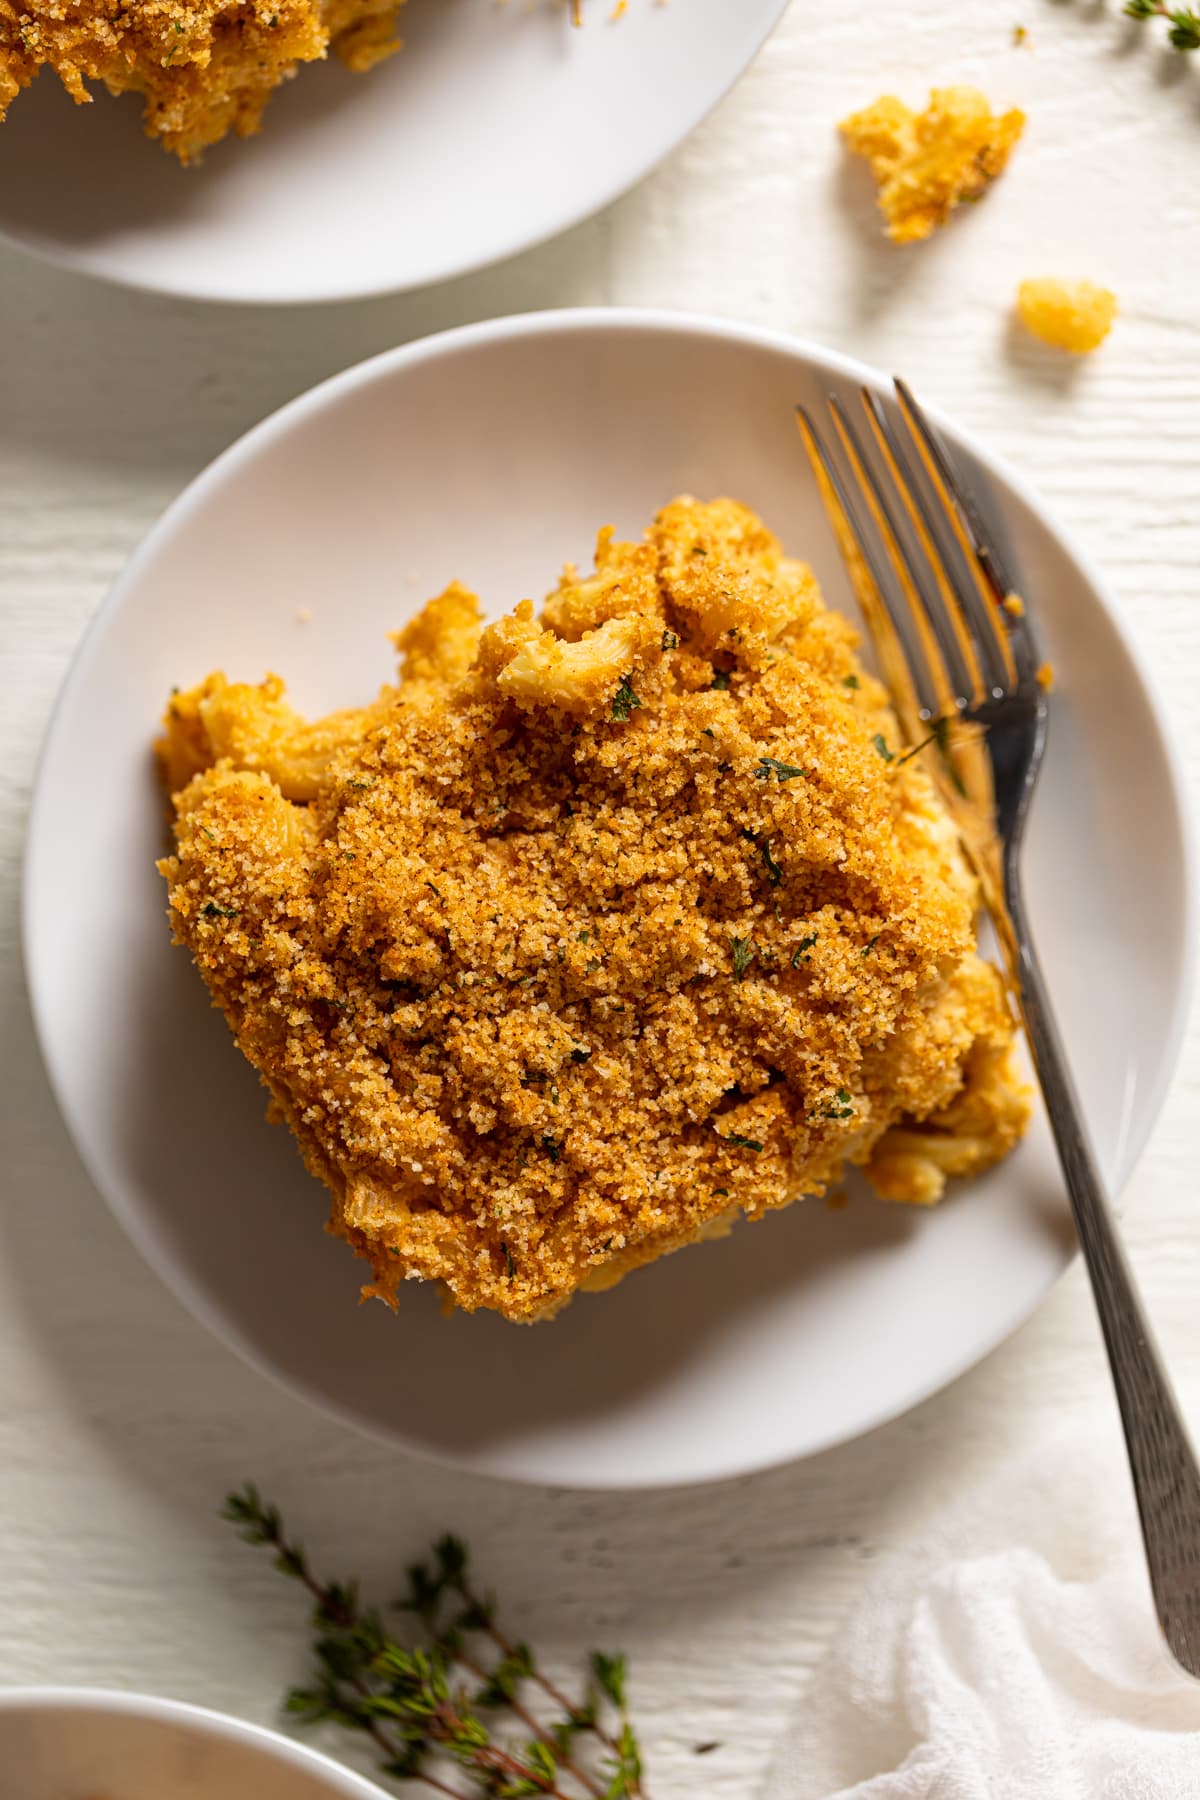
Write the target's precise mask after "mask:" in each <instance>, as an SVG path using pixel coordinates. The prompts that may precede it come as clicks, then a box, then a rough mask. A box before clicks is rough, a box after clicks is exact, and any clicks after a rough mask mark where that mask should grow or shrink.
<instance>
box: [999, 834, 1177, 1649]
mask: <svg viewBox="0 0 1200 1800" xmlns="http://www.w3.org/2000/svg"><path fill="white" fill-rule="evenodd" d="M1005 885H1006V890H1007V899H1008V905H1009V914H1010V917H1011V919H1012V922H1013V924H1014V926H1015V928H1016V937H1017V955H1018V961H1019V977H1020V989H1021V1010H1022V1013H1023V1015H1024V1020H1025V1030H1026V1034H1027V1036H1028V1039H1029V1044H1030V1048H1031V1050H1032V1052H1033V1061H1034V1065H1035V1067H1036V1069H1037V1075H1038V1080H1039V1082H1040V1084H1041V1089H1042V1094H1043V1096H1044V1098H1045V1102H1046V1110H1047V1112H1048V1113H1049V1116H1050V1126H1051V1129H1052V1131H1053V1133H1054V1141H1055V1143H1056V1145H1057V1147H1058V1156H1059V1161H1060V1163H1061V1164H1062V1171H1063V1175H1064V1177H1065V1178H1066V1184H1067V1192H1068V1194H1069V1195H1070V1199H1071V1211H1072V1213H1073V1214H1074V1216H1075V1228H1076V1231H1077V1232H1078V1235H1079V1242H1080V1246H1081V1248H1082V1250H1083V1258H1084V1262H1085V1263H1086V1265H1087V1271H1088V1275H1089V1276H1090V1278H1091V1283H1092V1293H1093V1294H1094V1296H1095V1300H1096V1310H1097V1311H1098V1313H1099V1315H1100V1324H1101V1328H1102V1329H1103V1332H1104V1342H1105V1345H1106V1347H1107V1349H1108V1360H1109V1365H1110V1367H1111V1369H1112V1377H1113V1383H1114V1385H1115V1387H1116V1390H1117V1402H1118V1405H1119V1406H1120V1409H1121V1423H1122V1426H1123V1428H1124V1432H1125V1446H1126V1449H1127V1451H1128V1454H1129V1467H1130V1471H1131V1473H1132V1475H1133V1487H1134V1493H1135V1495H1136V1497H1137V1506H1138V1514H1139V1516H1140V1519H1141V1525H1142V1539H1143V1542H1144V1544H1145V1547H1146V1561H1147V1563H1148V1564H1149V1569H1150V1586H1151V1588H1152V1590H1153V1593H1154V1606H1155V1611H1156V1612H1157V1614H1158V1622H1159V1624H1160V1626H1161V1627H1162V1632H1163V1636H1164V1637H1165V1638H1166V1640H1167V1644H1168V1646H1169V1648H1170V1650H1171V1653H1172V1655H1173V1656H1174V1657H1175V1659H1176V1661H1177V1662H1179V1663H1180V1664H1181V1665H1182V1666H1183V1668H1185V1669H1186V1670H1187V1671H1188V1673H1189V1674H1190V1675H1194V1676H1197V1677H1200V1468H1198V1467H1197V1463H1196V1456H1195V1452H1194V1451H1193V1449H1192V1445H1191V1442H1190V1440H1189V1438H1188V1433H1187V1428H1186V1426H1185V1425H1184V1422H1183V1418H1182V1416H1181V1414H1180V1411H1179V1406H1178V1402H1177V1401H1176V1399H1175V1395H1174V1393H1173V1391H1172V1388H1171V1384H1170V1381H1169V1380H1168V1378H1167V1374H1166V1370H1165V1369H1164V1367H1163V1364H1162V1360H1161V1358H1160V1356H1159V1353H1158V1348H1157V1346H1156V1344H1155V1342H1154V1338H1153V1336H1152V1334H1151V1331H1150V1326H1149V1324H1148V1322H1147V1319H1146V1315H1145V1313H1144V1312H1143V1310H1142V1303H1141V1300H1140V1298H1139V1296H1138V1291H1137V1287H1136V1285H1135V1282H1134V1277H1133V1273H1132V1271H1131V1269H1130V1266H1129V1262H1128V1259H1127V1257H1126V1255H1125V1250H1124V1247H1123V1245H1122V1243H1121V1240H1120V1237H1119V1235H1118V1233H1117V1228H1116V1224H1115V1221H1114V1219H1113V1213H1112V1208H1111V1206H1110V1205H1109V1202H1108V1198H1107V1196H1106V1195H1105V1192H1104V1187H1103V1185H1102V1183H1101V1180H1100V1175H1099V1171H1098V1170H1097V1168H1096V1161H1095V1157H1094V1156H1093V1154H1092V1149H1091V1145H1090V1143H1089V1142H1088V1137H1087V1132H1086V1130H1085V1127H1084V1124H1083V1114H1082V1112H1081V1110H1080V1106H1079V1100H1078V1096H1077V1095H1076V1092H1075V1086H1074V1083H1073V1081H1072V1079H1071V1075H1070V1070H1069V1068H1068V1065H1067V1059H1066V1056H1065V1055H1064V1053H1063V1047H1062V1039H1061V1038H1060V1037H1059V1033H1058V1026H1057V1024H1056V1023H1055V1019H1054V1013H1053V1009H1052V1007H1051V1005H1050V997H1049V994H1048V993H1047V990H1046V984H1045V981H1044V980H1043V978H1042V971H1041V968H1040V966H1039V964H1038V960H1037V956H1036V953H1035V952H1034V949H1033V943H1032V939H1031V937H1030V934H1029V930H1028V927H1027V924H1026V921H1025V919H1024V916H1023V915H1024V907H1023V902H1022V898H1021V893H1020V886H1019V881H1018V880H1017V878H1016V875H1015V872H1014V871H1011V870H1010V871H1009V876H1008V879H1007V881H1006V884H1005Z"/></svg>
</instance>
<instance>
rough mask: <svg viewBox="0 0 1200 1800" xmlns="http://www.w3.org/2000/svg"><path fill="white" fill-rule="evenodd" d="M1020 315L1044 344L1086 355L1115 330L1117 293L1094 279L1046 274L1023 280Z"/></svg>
mask: <svg viewBox="0 0 1200 1800" xmlns="http://www.w3.org/2000/svg"><path fill="white" fill-rule="evenodd" d="M1017 316H1018V317H1019V319H1020V321H1021V323H1022V325H1024V326H1025V328H1026V330H1027V331H1031V332H1032V333H1033V335H1034V337H1038V338H1041V340H1042V342H1043V343H1044V344H1051V345H1053V347H1054V348H1055V349H1056V350H1069V351H1070V352H1071V353H1072V355H1075V356H1086V355H1088V354H1089V352H1091V351H1092V350H1098V349H1099V348H1100V345H1101V344H1102V343H1103V342H1104V340H1105V338H1106V337H1107V336H1108V334H1109V332H1110V331H1111V330H1112V328H1113V321H1114V320H1115V318H1116V316H1117V296H1116V295H1115V294H1114V293H1112V292H1111V291H1110V290H1109V289H1108V288H1104V287H1098V286H1097V284H1096V283H1095V282H1094V281H1059V280H1057V279H1056V278H1055V277H1054V276H1049V275H1047V276H1042V277H1040V278H1039V279H1037V280H1034V281H1023V282H1022V283H1021V285H1020V287H1019V288H1018V289H1017Z"/></svg>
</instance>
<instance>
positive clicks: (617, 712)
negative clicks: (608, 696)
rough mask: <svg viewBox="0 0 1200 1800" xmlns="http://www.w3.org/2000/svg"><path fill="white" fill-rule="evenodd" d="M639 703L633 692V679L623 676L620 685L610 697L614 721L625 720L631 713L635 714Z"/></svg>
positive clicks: (629, 676)
mask: <svg viewBox="0 0 1200 1800" xmlns="http://www.w3.org/2000/svg"><path fill="white" fill-rule="evenodd" d="M641 704H642V703H641V701H640V700H639V699H638V697H637V695H636V694H635V693H634V691H633V677H632V676H631V675H623V676H622V677H621V685H620V687H619V688H618V689H617V691H616V693H615V694H614V695H613V697H612V716H613V718H614V719H627V718H628V717H629V715H630V713H631V712H636V711H637V709H638V708H639V707H640V706H641Z"/></svg>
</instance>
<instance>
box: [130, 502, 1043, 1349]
mask: <svg viewBox="0 0 1200 1800" xmlns="http://www.w3.org/2000/svg"><path fill="white" fill-rule="evenodd" d="M397 643H398V647H399V650H400V654H401V669H400V678H399V682H398V685H397V686H395V687H388V688H385V689H384V690H383V691H382V693H381V694H380V695H379V697H378V699H377V700H376V701H375V702H374V703H373V704H372V705H370V706H367V707H365V708H363V709H361V710H357V711H350V712H344V713H338V714H333V715H331V716H330V717H328V718H326V719H324V720H321V721H318V722H316V723H314V724H309V723H307V722H306V721H304V720H303V719H302V718H300V717H299V716H298V715H297V714H296V713H295V712H293V711H292V709H291V708H290V707H289V706H288V704H287V702H286V700H285V698H284V691H283V686H282V683H281V682H280V681H279V680H278V679H277V678H275V677H270V678H268V679H267V680H266V681H265V682H263V683H262V684H261V685H258V686H246V685H239V684H233V683H230V682H228V681H226V679H225V678H224V676H222V675H219V674H216V675H211V676H210V677H209V678H208V679H207V680H206V681H204V682H203V683H201V685H200V686H198V687H196V688H193V689H192V690H191V691H189V692H187V693H183V694H178V695H176V696H175V697H174V698H173V699H172V701H171V703H170V707H169V711H168V715H167V720H166V730H165V735H164V737H163V739H162V741H161V743H160V746H159V754H160V761H161V767H162V771H163V776H164V780H165V784H166V787H167V789H168V790H169V792H170V794H171V796H172V800H173V815H174V834H175V853H174V854H173V855H171V856H169V857H168V858H166V860H165V861H164V862H163V863H162V864H161V865H160V866H161V868H162V872H163V874H164V875H165V877H166V880H167V883H168V888H169V896H170V911H171V918H172V922H173V926H174V930H175V934H176V937H177V938H178V940H179V941H180V942H181V943H183V944H186V945H187V947H188V948H189V949H190V951H191V953H192V955H193V956H194V958H195V961H196V963H197V966H198V968H199V970H200V973H201V974H202V975H203V977H204V980H205V981H206V982H207V984H208V986H209V988H210V990H211V992H212V995H213V997H214V1000H215V1001H216V1003H217V1004H218V1005H219V1006H221V1007H222V1008H223V1009H224V1011H225V1013H226V1015H227V1017H228V1020H229V1023H230V1025H231V1027H232V1030H233V1032H234V1035H235V1037H236V1039H237V1042H238V1044H239V1046H240V1048H241V1049H242V1051H243V1053H244V1054H245V1055H246V1057H247V1058H248V1059H249V1060H250V1062H251V1063H253V1064H254V1066H255V1067H256V1068H257V1069H258V1070H259V1072H260V1074H261V1075H262V1077H263V1079H264V1081H265V1082H266V1084H267V1086H268V1087H269V1088H270V1090H271V1093H272V1095H273V1098H274V1103H275V1106H276V1109H277V1112H278V1114H280V1115H282V1116H283V1117H284V1118H285V1119H286V1120H287V1122H288V1123H289V1125H290V1126H291V1128H292V1130H293V1131H294V1133H295V1135H296V1138H297V1140H298V1142H299V1144H300V1147H301V1149H302V1151H303V1154H304V1157H305V1160H306V1161H307V1163H308V1165H309V1167H310V1169H312V1170H313V1172H314V1173H315V1174H317V1175H318V1176H319V1177H320V1178H321V1179H322V1180H324V1181H325V1182H326V1183H327V1184H328V1186H329V1188H330V1191H331V1194H332V1214H331V1223H330V1229H331V1230H332V1231H333V1232H334V1233H336V1234H337V1235H339V1236H341V1237H343V1238H345V1239H346V1240H347V1241H348V1242H349V1243H350V1244H351V1245H352V1246H353V1248H354V1249H355V1250H356V1251H357V1252H358V1254H359V1255H360V1256H362V1257H364V1258H365V1259H366V1260H367V1261H368V1263H369V1264H370V1266H371V1272H372V1273H371V1280H370V1283H369V1284H368V1287H367V1289H366V1290H365V1291H366V1292H369V1293H372V1294H376V1295H378V1296H380V1297H382V1298H383V1299H385V1300H388V1301H390V1302H394V1300H395V1296H396V1291H397V1288H398V1285H399V1283H400V1282H401V1281H402V1280H404V1279H405V1278H421V1279H425V1280H431V1281H435V1282H439V1283H441V1284H442V1285H443V1287H444V1289H445V1291H446V1293H447V1294H448V1296H449V1297H450V1299H451V1300H452V1301H453V1302H454V1303H455V1304H456V1305H458V1306H460V1307H464V1308H467V1309H473V1308H476V1307H490V1308H494V1309H495V1310H497V1311H498V1312H500V1313H502V1314H504V1315H505V1316H506V1317H507V1318H509V1319H514V1320H531V1319H536V1318H540V1317H545V1316H549V1315H550V1314H552V1313H553V1312H554V1311H555V1310H556V1309H557V1308H558V1307H560V1306H561V1305H562V1304H563V1303H564V1302H565V1301H566V1300H568V1299H569V1298H570V1297H571V1295H572V1294H574V1293H575V1292H576V1291H577V1290H578V1289H579V1288H581V1287H588V1288H595V1287H602V1286H607V1285H609V1284H610V1283H611V1282H612V1281H614V1280H616V1279H618V1278H619V1277H620V1276H621V1275H623V1274H624V1273H625V1272H626V1271H627V1270H628V1269H630V1268H632V1267H634V1266H636V1265H638V1264H640V1263H645V1262H648V1261H650V1260H651V1259H652V1258H654V1257H657V1256H659V1255H661V1254H663V1253H664V1252H665V1251H669V1250H674V1249H676V1248H678V1247H679V1246H681V1245H683V1244H686V1243H688V1242H690V1241H692V1240H694V1239H697V1238H702V1237H706V1236H710V1235H714V1234H718V1233H721V1232H723V1231H725V1230H726V1229H728V1227H729V1226H730V1224H731V1223H732V1222H733V1221H734V1220H735V1219H736V1218H737V1217H738V1216H739V1215H743V1214H744V1215H746V1216H747V1217H749V1218H752V1219H756V1218H760V1217H762V1216H763V1215H764V1214H765V1213H767V1212H768V1211H770V1210H771V1209H773V1208H777V1207H780V1206H783V1205H785V1204H787V1203H788V1202H789V1201H791V1200H794V1199H796V1198H797V1197H798V1196H800V1195H803V1194H815V1193H820V1192H821V1191H822V1190H823V1189H825V1188H826V1186H827V1185H828V1184H830V1183H832V1182H835V1181H836V1179H837V1178H838V1175H839V1173H840V1171H841V1170H842V1167H843V1164H845V1163H847V1162H851V1163H857V1164H860V1165H863V1166H864V1167H865V1169H866V1172H867V1175H868V1177H869V1178H870V1179H871V1180H872V1181H873V1182H874V1184H875V1186H876V1187H877V1189H878V1190H879V1191H880V1192H881V1193H882V1194H884V1195H885V1196H887V1197H889V1198H895V1199H903V1200H910V1201H917V1202H929V1201H934V1200H936V1199H938V1198H939V1196H940V1194H941V1192H942V1189H943V1187H944V1185H945V1181H946V1177H947V1175H948V1174H957V1173H964V1174H965V1173H970V1172H971V1171H973V1170H976V1169H979V1168H982V1167H984V1166H986V1165H987V1164H988V1163H990V1162H992V1161H994V1160H995V1159H996V1158H998V1157H999V1156H1001V1155H1003V1154H1004V1153H1005V1151H1007V1150H1008V1149H1009V1148H1010V1147H1011V1146H1012V1144H1013V1143H1014V1142H1015V1141H1016V1140H1017V1138H1018V1137H1019V1136H1020V1134H1021V1132H1022V1130H1023V1129H1024V1125H1025V1121H1026V1115H1027V1102H1026V1098H1025V1094H1024V1090H1023V1089H1022V1088H1021V1087H1020V1085H1019V1084H1018V1082H1017V1081H1016V1079H1015V1077H1014V1073H1013V1068H1012V1062H1011V1052H1012V1046H1013V1039H1014V1025H1013V1020H1012V1017H1011V1014H1010V1010H1009V1007H1008V1004H1007V1000H1006V996H1005V992H1004V989H1003V986H1002V983H1001V980H1000V977H999V975H998V974H997V972H996V971H995V969H994V968H992V967H991V966H990V965H989V964H987V963H985V962H983V961H982V960H981V959H980V958H979V956H978V955H977V953H976V946H975V933H974V918H973V915H974V908H975V903H976V893H975V888H974V883H973V881H972V878H971V876H970V875H969V873H968V871H967V869H966V867H965V864H964V862H963V859H962V855H961V853H960V850H959V847H958V844H957V840H956V837H955V833H954V830H953V828H952V826H951V824H950V821H949V819H948V817H947V816H946V814H945V812H944V810H943V808H942V806H941V804H940V802H939V800H938V798H937V796H936V792H935V787H934V783H933V781H932V780H931V778H930V775H929V773H928V772H927V770H926V769H925V767H923V766H922V760H921V757H907V758H906V757H905V755H904V753H903V751H902V747H901V745H900V744H899V742H898V739H897V728H896V724H895V721H894V719H893V716H892V714H891V712H890V710H889V708H888V704H887V698H886V695H885V693H884V690H883V689H882V687H881V686H880V685H879V683H877V682H876V681H875V680H874V679H873V678H872V677H871V676H869V675H868V674H867V673H866V671H865V670H864V668H863V667H862V665H861V664H860V663H859V661H858V660H857V657H856V655H855V637H854V633H853V630H852V628H851V626H850V625H849V623H848V622H847V621H846V620H845V619H844V618H843V617H842V616H841V615H840V614H838V613H836V612H832V611H830V610H827V609H826V607H825V606H824V605H823V603H822V600H821V596H820V594H819V592H818V589H817V585H816V582H815V580H814V578H813V576H812V574H811V572H810V571H809V570H808V569H807V568H806V567H805V566H804V565H803V564H801V563H798V562H794V561H791V560H789V559H787V558H786V557H784V556H783V555H782V553H781V551H780V548H779V545H778V544H777V542H776V540H775V539H774V538H773V537H772V536H771V534H770V533H769V532H768V531H767V530H766V528H765V527H764V526H763V525H762V524H761V523H760V522H759V520H758V519H757V518H756V517H755V516H754V515H753V514H752V513H751V512H749V511H748V510H747V509H746V508H745V507H743V506H740V505H738V504H736V503H734V502H732V501H728V500H719V501H715V502H713V503H711V504H700V503H698V502H696V501H693V500H690V499H686V498H685V499H681V500H676V501H674V502H673V503H672V504H671V505H669V506H667V507H665V508H664V510H663V511H662V512H660V513H659V514H658V515H657V516H656V518H655V520H654V522H653V524H652V525H651V526H650V528H649V530H648V532H647V534H646V538H645V541H644V542H642V543H623V542H618V541H616V540H615V539H614V537H613V536H612V534H611V532H609V531H602V532H601V533H600V537H599V541H598V547H597V554H596V566H595V570H594V572H591V573H588V574H586V575H582V576H581V575H579V574H578V573H577V572H576V571H575V570H574V569H571V568H568V569H567V570H566V571H565V573H564V575H563V578H562V580H561V582H560V584H559V586H558V587H557V589H556V590H555V591H554V592H553V593H552V594H551V595H550V596H549V598H548V599H547V600H546V602H545V604H544V607H543V609H542V612H541V615H540V617H537V616H535V611H534V607H533V604H532V602H530V601H528V600H526V601H522V602H521V603H520V605H518V606H517V607H516V609H515V611H514V612H512V613H511V614H509V615H508V616H507V617H505V618H503V619H501V620H500V621H499V622H498V623H496V624H492V625H490V626H487V627H484V626H483V625H482V623H481V620H480V617H479V612H478V607H477V604H476V601H475V599H474V596H472V595H471V594H469V593H467V592H466V590H465V589H463V588H461V587H457V586H452V587H451V588H449V589H447V591H446V592H445V593H444V594H442V595H440V596H439V597H438V598H437V599H435V600H433V601H431V602H430V603H429V604H428V605H427V606H426V607H425V609H424V610H423V611H422V612H421V613H420V614H419V615H418V616H417V618H416V619H414V620H413V622H412V623H411V624H409V625H408V626H407V627H406V628H405V630H403V631H402V632H400V633H399V634H398V638H397ZM922 754H923V755H924V756H928V755H932V754H935V752H934V751H933V750H929V751H925V752H923V753H922Z"/></svg>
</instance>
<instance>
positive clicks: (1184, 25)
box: [1125, 0, 1200, 50]
mask: <svg viewBox="0 0 1200 1800" xmlns="http://www.w3.org/2000/svg"><path fill="white" fill-rule="evenodd" d="M1125 16H1126V18H1129V19H1166V21H1167V23H1168V26H1169V30H1168V32H1167V41H1168V43H1171V44H1173V45H1174V47H1175V49H1176V50H1200V12H1197V11H1196V10H1195V9H1194V8H1193V7H1190V6H1169V5H1168V4H1167V0H1126V6H1125Z"/></svg>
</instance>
